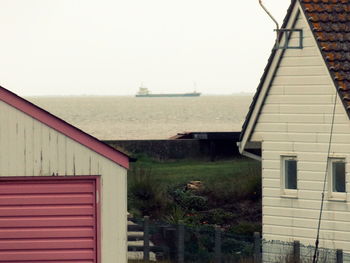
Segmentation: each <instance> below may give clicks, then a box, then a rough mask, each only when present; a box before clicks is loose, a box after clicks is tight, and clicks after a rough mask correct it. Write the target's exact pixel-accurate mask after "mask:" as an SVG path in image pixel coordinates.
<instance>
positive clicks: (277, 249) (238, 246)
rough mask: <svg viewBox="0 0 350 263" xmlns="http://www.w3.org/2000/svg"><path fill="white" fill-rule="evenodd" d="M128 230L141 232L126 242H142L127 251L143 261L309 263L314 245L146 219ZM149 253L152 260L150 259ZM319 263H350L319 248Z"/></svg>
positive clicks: (340, 253) (338, 252)
mask: <svg viewBox="0 0 350 263" xmlns="http://www.w3.org/2000/svg"><path fill="white" fill-rule="evenodd" d="M133 221H134V222H135V224H134V225H129V226H128V228H129V231H130V233H132V231H143V235H142V236H137V237H136V236H133V235H132V234H129V241H135V240H137V239H141V240H142V241H143V242H141V243H142V245H129V246H128V250H129V251H140V252H143V253H142V256H143V260H144V261H149V260H150V259H152V258H153V260H157V261H159V260H160V261H163V260H166V262H174V263H199V262H200V263H260V262H264V263H265V262H266V263H279V262H285V263H311V262H312V257H313V253H314V247H313V246H304V245H301V244H300V242H299V241H294V242H282V241H265V240H262V239H261V237H260V233H257V232H256V233H254V236H238V235H234V234H230V233H227V231H224V230H223V229H221V228H220V227H213V226H205V225H204V226H201V227H198V226H195V227H192V226H186V225H184V224H183V223H182V222H181V221H180V222H179V223H178V224H176V225H172V224H166V223H162V222H150V220H149V217H144V219H142V220H141V219H138V220H137V219H133ZM151 254H153V255H152V257H151ZM317 262H318V263H328V262H329V263H333V262H334V263H343V262H349V263H350V255H349V254H345V253H343V251H342V250H332V249H324V248H320V249H319V252H318V261H317Z"/></svg>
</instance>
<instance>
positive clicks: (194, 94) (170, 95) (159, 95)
mask: <svg viewBox="0 0 350 263" xmlns="http://www.w3.org/2000/svg"><path fill="white" fill-rule="evenodd" d="M200 95H201V94H200V93H197V92H196V93H169V94H166V93H164V94H136V95H135V97H139V98H164V97H168V98H174V97H199V96H200Z"/></svg>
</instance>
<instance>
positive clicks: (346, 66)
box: [300, 0, 350, 116]
mask: <svg viewBox="0 0 350 263" xmlns="http://www.w3.org/2000/svg"><path fill="white" fill-rule="evenodd" d="M300 3H301V6H302V8H303V10H304V12H305V15H306V18H307V19H308V20H309V24H310V26H311V29H312V31H313V33H314V36H315V38H316V40H317V42H318V44H319V46H320V49H321V52H322V55H323V57H324V58H325V61H326V64H327V66H328V69H329V71H330V73H331V75H332V77H333V80H334V83H335V85H336V86H337V88H338V91H339V95H340V97H341V98H342V100H343V104H344V106H345V108H346V110H347V112H348V114H349V116H350V0H300Z"/></svg>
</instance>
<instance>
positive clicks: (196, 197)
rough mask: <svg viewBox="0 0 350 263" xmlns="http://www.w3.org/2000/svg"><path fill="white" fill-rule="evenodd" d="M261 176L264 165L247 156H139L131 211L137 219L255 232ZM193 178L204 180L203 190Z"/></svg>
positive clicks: (131, 177) (132, 173)
mask: <svg viewBox="0 0 350 263" xmlns="http://www.w3.org/2000/svg"><path fill="white" fill-rule="evenodd" d="M260 174H261V168H260V163H259V162H256V161H253V160H250V159H246V158H236V159H233V160H219V161H215V162H210V161H203V160H176V161H156V160H153V159H151V158H148V157H146V156H139V158H138V161H137V162H136V163H133V164H132V167H131V169H130V171H129V176H128V209H129V212H130V213H132V214H134V215H136V216H137V217H138V216H140V217H141V216H144V215H149V216H151V218H153V219H156V220H165V221H168V222H169V223H176V222H178V221H179V220H182V221H184V222H185V223H186V224H189V225H203V224H205V225H206V224H209V225H214V224H215V225H221V226H223V227H225V228H226V229H227V230H229V231H230V232H231V231H232V232H233V233H235V232H236V233H246V232H247V233H251V232H253V231H256V230H259V228H260V226H261V224H260V220H261V175H260ZM190 181H200V182H201V184H200V185H201V186H200V188H198V189H189V188H188V187H187V184H188V183H189V182H190ZM233 226H236V227H233ZM238 226H239V227H238Z"/></svg>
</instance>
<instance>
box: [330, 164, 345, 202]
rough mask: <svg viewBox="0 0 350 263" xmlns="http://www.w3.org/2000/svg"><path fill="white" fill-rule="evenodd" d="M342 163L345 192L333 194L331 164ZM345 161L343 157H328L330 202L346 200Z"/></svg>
mask: <svg viewBox="0 0 350 263" xmlns="http://www.w3.org/2000/svg"><path fill="white" fill-rule="evenodd" d="M339 162H342V163H344V166H345V167H344V168H345V169H344V173H345V174H344V176H345V182H344V184H345V185H344V187H345V192H335V191H333V184H334V180H333V179H334V175H333V163H339ZM346 182H347V180H346V159H345V157H330V158H329V159H328V193H329V194H328V196H329V199H330V200H335V201H345V200H346V194H347V187H346Z"/></svg>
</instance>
